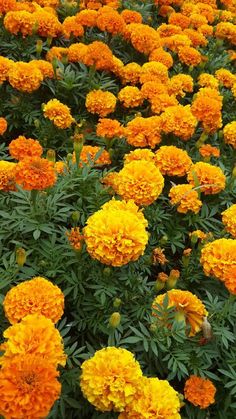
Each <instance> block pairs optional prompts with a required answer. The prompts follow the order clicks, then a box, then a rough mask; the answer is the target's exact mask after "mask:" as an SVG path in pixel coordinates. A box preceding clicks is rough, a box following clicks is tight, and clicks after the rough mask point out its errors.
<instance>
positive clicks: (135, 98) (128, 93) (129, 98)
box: [118, 86, 144, 108]
mask: <svg viewBox="0 0 236 419" xmlns="http://www.w3.org/2000/svg"><path fill="white" fill-rule="evenodd" d="M118 99H119V101H120V102H121V103H122V105H123V106H124V107H125V108H136V107H137V106H141V105H142V103H143V101H144V98H143V95H142V92H141V91H140V90H139V89H138V88H137V87H135V86H126V87H123V89H121V90H120V91H119V93H118Z"/></svg>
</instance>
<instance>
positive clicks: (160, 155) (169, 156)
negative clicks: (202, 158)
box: [155, 146, 193, 177]
mask: <svg viewBox="0 0 236 419" xmlns="http://www.w3.org/2000/svg"><path fill="white" fill-rule="evenodd" d="M155 164H156V165H157V167H158V168H159V170H160V172H161V173H162V174H163V175H168V176H178V177H181V176H185V175H186V174H187V172H188V171H189V169H190V167H191V165H192V164H193V162H192V160H191V158H190V157H189V155H188V153H187V151H185V150H182V149H181V148H177V147H175V146H162V147H160V148H159V149H158V150H157V151H156V153H155Z"/></svg>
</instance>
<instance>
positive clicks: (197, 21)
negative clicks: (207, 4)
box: [190, 13, 208, 29]
mask: <svg viewBox="0 0 236 419" xmlns="http://www.w3.org/2000/svg"><path fill="white" fill-rule="evenodd" d="M207 23H208V22H207V18H206V17H205V16H204V15H202V14H199V13H192V14H191V16H190V25H191V26H192V27H193V28H196V29H198V28H199V27H200V26H202V25H207Z"/></svg>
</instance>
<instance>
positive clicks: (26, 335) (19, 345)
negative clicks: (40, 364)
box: [0, 314, 66, 366]
mask: <svg viewBox="0 0 236 419" xmlns="http://www.w3.org/2000/svg"><path fill="white" fill-rule="evenodd" d="M3 337H4V338H5V339H7V340H6V341H5V342H4V343H3V344H2V345H1V350H3V351H4V354H3V356H2V357H1V358H0V363H1V364H2V365H3V366H4V365H7V363H8V362H9V360H11V359H13V358H14V357H15V356H17V355H24V356H25V358H26V359H27V357H28V355H29V354H32V355H40V356H41V357H42V359H45V360H47V361H50V363H51V364H52V365H55V366H57V365H58V364H59V365H62V366H65V364H66V355H65V354H64V351H63V344H62V338H61V336H60V333H59V332H58V330H57V329H56V328H55V326H54V324H53V322H52V321H51V320H50V319H47V318H46V317H44V316H42V315H40V314H29V315H28V316H25V317H24V318H23V319H22V320H21V322H20V323H15V324H14V325H13V326H10V327H8V329H6V330H5V331H4V332H3Z"/></svg>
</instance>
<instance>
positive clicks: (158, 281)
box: [154, 279, 165, 292]
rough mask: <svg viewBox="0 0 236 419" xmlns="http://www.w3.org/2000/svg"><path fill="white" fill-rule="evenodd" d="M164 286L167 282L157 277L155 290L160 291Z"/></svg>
mask: <svg viewBox="0 0 236 419" xmlns="http://www.w3.org/2000/svg"><path fill="white" fill-rule="evenodd" d="M164 286H165V282H162V281H160V280H159V279H157V280H156V282H155V285H154V289H155V291H157V292H159V291H161V290H163V288H164Z"/></svg>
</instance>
